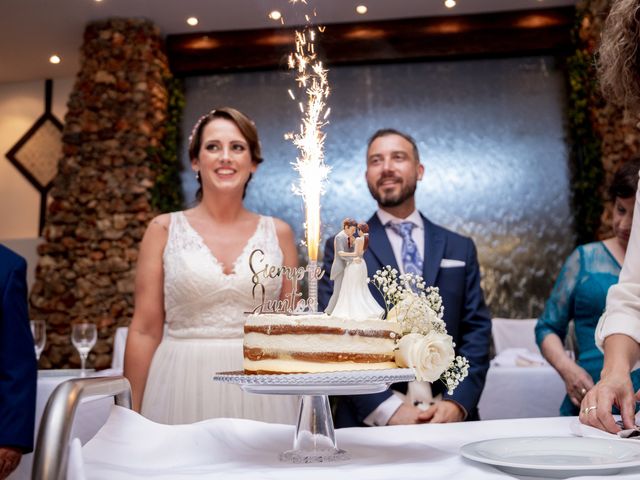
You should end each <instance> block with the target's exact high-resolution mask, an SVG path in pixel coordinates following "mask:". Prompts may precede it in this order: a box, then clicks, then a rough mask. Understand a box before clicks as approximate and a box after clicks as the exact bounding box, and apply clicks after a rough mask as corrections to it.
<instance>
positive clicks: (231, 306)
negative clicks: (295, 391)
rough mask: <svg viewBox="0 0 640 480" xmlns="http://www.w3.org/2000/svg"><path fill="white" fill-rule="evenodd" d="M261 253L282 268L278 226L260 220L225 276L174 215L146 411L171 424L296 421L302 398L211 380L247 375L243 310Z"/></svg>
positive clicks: (277, 282)
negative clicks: (254, 258)
mask: <svg viewBox="0 0 640 480" xmlns="http://www.w3.org/2000/svg"><path fill="white" fill-rule="evenodd" d="M256 248H260V249H261V250H263V252H264V254H265V258H264V261H265V262H266V263H268V264H270V265H281V264H282V258H283V257H282V251H281V250H280V247H279V245H278V238H277V236H276V231H275V225H274V222H273V219H272V218H271V217H264V216H261V217H260V220H259V222H258V227H257V229H256V232H255V233H254V234H253V236H252V237H251V238H250V239H249V241H248V242H247V244H246V245H245V247H244V250H243V251H242V253H241V254H240V256H239V257H238V258H237V259H236V261H235V263H234V265H233V272H232V273H231V274H229V275H226V274H225V273H224V272H223V266H222V264H221V263H220V262H219V261H218V260H217V259H216V258H215V257H214V256H213V254H212V253H211V250H210V249H209V248H208V247H207V246H206V244H205V243H204V240H203V239H202V237H201V236H200V235H199V234H198V233H197V232H196V231H195V230H194V229H193V228H192V227H191V225H190V224H189V222H188V220H187V218H186V217H185V216H184V214H183V213H182V212H175V213H172V214H171V222H170V225H169V236H168V239H167V244H166V246H165V249H164V254H163V264H164V304H165V315H166V323H167V327H168V329H167V333H166V335H165V337H164V339H163V340H162V342H161V343H160V345H159V346H158V348H157V350H156V352H155V355H154V357H153V361H152V363H151V367H150V370H149V376H148V378H147V385H146V388H145V391H144V397H143V401H142V414H143V415H144V416H146V417H147V418H149V419H151V420H153V421H156V422H159V423H168V424H178V423H192V422H197V421H200V420H204V419H207V418H214V417H234V418H248V419H253V420H262V421H265V422H273V423H291V424H294V423H295V421H296V417H297V412H298V399H297V397H294V396H287V395H278V396H275V395H274V396H271V395H255V394H250V393H244V392H243V391H242V390H241V389H240V387H238V386H237V385H227V384H222V383H218V382H214V381H213V380H212V376H213V374H214V373H216V372H222V371H233V370H242V358H243V354H242V337H243V329H244V320H245V316H244V313H243V312H245V311H250V310H253V308H254V307H255V306H256V305H255V302H254V300H253V298H252V295H251V289H252V286H253V284H252V282H251V277H252V273H251V271H250V269H249V255H250V254H251V252H252V251H253V250H254V249H256ZM262 283H263V285H264V286H265V288H266V298H267V299H277V298H278V297H279V295H280V289H281V286H282V283H281V279H265V280H263V281H262Z"/></svg>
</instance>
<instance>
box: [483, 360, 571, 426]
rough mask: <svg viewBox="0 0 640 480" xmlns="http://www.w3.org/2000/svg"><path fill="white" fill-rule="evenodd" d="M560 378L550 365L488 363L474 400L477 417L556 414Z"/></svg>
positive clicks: (562, 393)
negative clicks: (479, 394) (516, 365)
mask: <svg viewBox="0 0 640 480" xmlns="http://www.w3.org/2000/svg"><path fill="white" fill-rule="evenodd" d="M566 393H567V392H566V390H565V386H564V382H563V381H562V378H560V375H559V374H558V372H556V371H555V370H554V369H553V367H551V366H548V365H547V366H538V367H505V366H496V365H495V364H492V365H491V367H490V368H489V372H488V373H487V381H486V383H485V386H484V391H483V392H482V396H481V397H480V402H479V403H478V410H479V412H480V418H481V419H483V420H494V419H500V418H539V417H554V416H557V415H560V404H561V403H562V400H563V399H564V396H565V394H566Z"/></svg>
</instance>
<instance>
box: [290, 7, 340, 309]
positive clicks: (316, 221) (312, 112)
mask: <svg viewBox="0 0 640 480" xmlns="http://www.w3.org/2000/svg"><path fill="white" fill-rule="evenodd" d="M298 1H300V2H301V3H305V4H306V1H305V0H291V3H297V2H298ZM305 18H306V21H307V23H306V26H305V28H304V29H303V30H301V31H298V30H297V31H296V33H295V51H294V52H292V53H291V54H290V55H289V59H288V64H289V68H290V69H292V70H295V71H296V83H297V87H298V90H299V91H300V93H301V94H302V95H305V96H306V101H304V102H303V101H298V106H299V108H300V111H301V113H302V123H301V124H300V131H299V132H298V133H289V134H287V135H285V138H287V139H288V140H291V141H292V142H293V144H294V145H295V146H296V147H297V148H298V156H297V158H296V161H295V162H294V163H292V165H293V167H294V169H295V170H296V171H297V172H298V174H299V176H300V178H299V181H298V183H297V184H296V185H293V191H294V193H295V194H297V195H300V196H302V198H303V200H304V205H305V233H306V244H307V252H308V255H309V266H308V270H309V292H308V296H309V300H312V299H313V301H311V302H310V304H311V305H313V304H314V301H316V300H317V279H316V276H317V275H316V269H317V261H318V246H319V244H320V197H321V195H322V194H323V193H324V184H325V182H326V179H327V176H328V174H329V171H330V168H329V167H328V166H327V165H325V163H324V140H325V134H324V133H323V132H322V128H323V127H324V126H325V125H326V124H327V118H328V116H329V113H330V109H329V108H327V106H326V103H325V100H326V98H327V97H328V95H329V83H328V81H327V70H326V69H325V68H324V66H323V65H322V62H321V61H320V60H319V59H318V55H317V53H316V51H315V39H316V32H320V33H322V31H323V30H324V28H322V27H313V26H312V25H311V21H310V18H309V16H308V15H307V16H305ZM289 95H290V96H291V98H292V99H293V100H296V95H295V94H294V92H293V91H292V90H289ZM316 308H317V307H316Z"/></svg>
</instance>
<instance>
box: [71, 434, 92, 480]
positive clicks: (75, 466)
mask: <svg viewBox="0 0 640 480" xmlns="http://www.w3.org/2000/svg"><path fill="white" fill-rule="evenodd" d="M86 478H87V477H86V476H85V474H84V460H83V458H82V444H81V443H80V439H78V438H74V439H73V440H71V443H70V444H69V461H68V463H67V480H86Z"/></svg>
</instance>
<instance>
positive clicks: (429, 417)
mask: <svg viewBox="0 0 640 480" xmlns="http://www.w3.org/2000/svg"><path fill="white" fill-rule="evenodd" d="M463 420H464V411H463V410H462V407H460V405H458V404H457V403H455V402H451V401H449V400H442V401H440V402H436V403H434V404H433V405H431V406H430V407H429V408H427V409H426V410H425V411H424V412H420V414H419V415H418V421H419V422H421V423H452V422H461V421H463Z"/></svg>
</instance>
